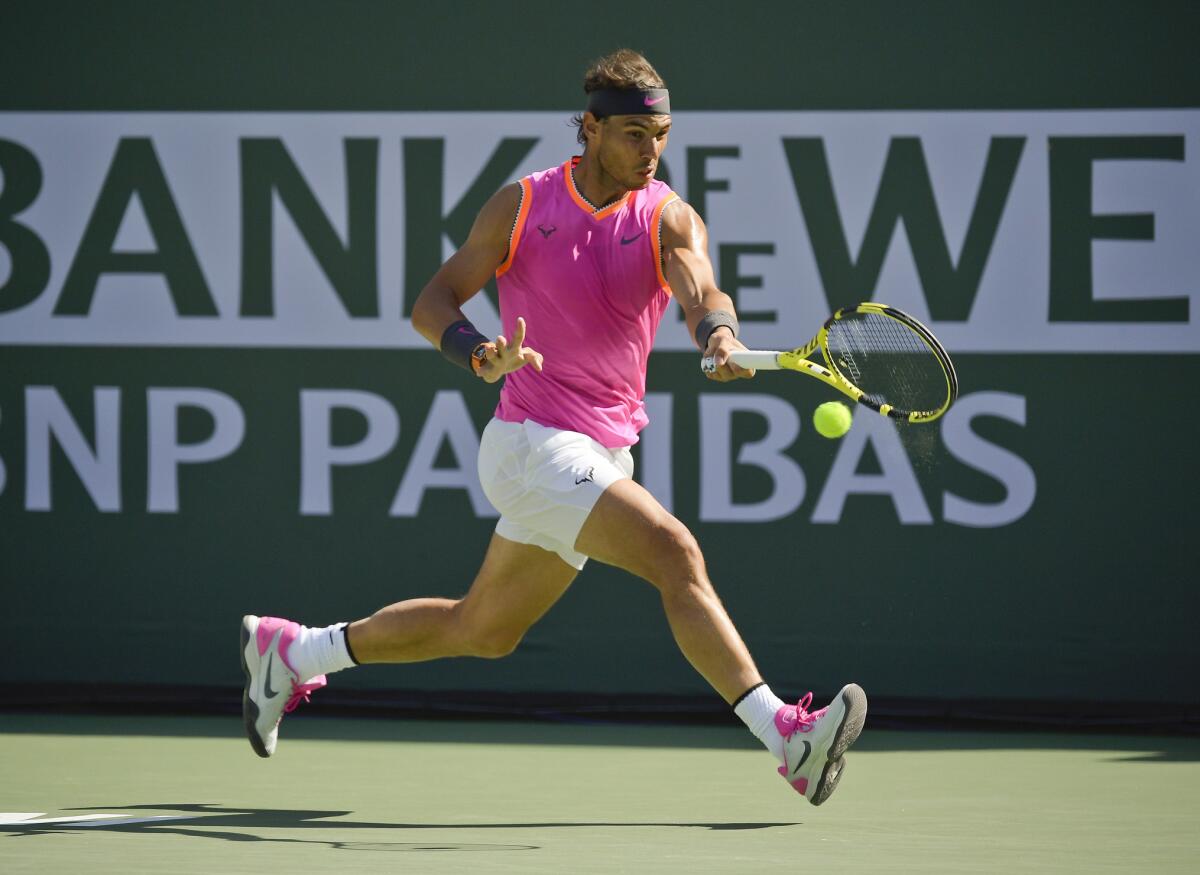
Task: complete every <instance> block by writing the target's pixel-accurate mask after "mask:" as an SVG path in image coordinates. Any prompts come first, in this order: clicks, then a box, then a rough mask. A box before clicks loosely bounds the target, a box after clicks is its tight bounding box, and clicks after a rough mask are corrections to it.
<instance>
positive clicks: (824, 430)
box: [813, 401, 854, 438]
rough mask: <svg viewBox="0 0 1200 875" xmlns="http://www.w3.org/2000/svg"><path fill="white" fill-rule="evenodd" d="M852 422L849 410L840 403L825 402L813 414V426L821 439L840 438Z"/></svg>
mask: <svg viewBox="0 0 1200 875" xmlns="http://www.w3.org/2000/svg"><path fill="white" fill-rule="evenodd" d="M853 421H854V420H853V417H852V416H851V415H850V408H849V407H847V406H846V405H845V404H843V403H842V402H841V401H826V402H825V403H824V404H822V405H820V406H819V407H817V409H816V411H815V412H814V413H813V425H814V426H816V428H817V432H818V433H819V434H820V435H821V436H822V437H827V438H840V437H841V436H842V435H844V434H845V433H846V432H848V431H849V430H850V423H851V422H853Z"/></svg>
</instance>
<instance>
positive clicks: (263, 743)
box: [241, 615, 325, 757]
mask: <svg viewBox="0 0 1200 875" xmlns="http://www.w3.org/2000/svg"><path fill="white" fill-rule="evenodd" d="M299 631H300V624H299V623H293V622H292V621H291V620H284V619H281V618H279V617H255V616H253V615H247V616H245V617H242V639H241V641H242V671H243V672H244V673H245V675H246V687H245V689H244V690H243V691H242V722H243V723H244V724H245V726H246V737H247V738H249V739H250V746H251V747H253V748H254V752H255V753H256V754H258V755H259V756H260V757H269V756H270V755H271V754H273V753H275V742H276V741H277V740H278V738H279V721H280V720H282V719H283V715H284V714H287V713H290V712H292V711H295V710H296V708H297V707H298V706H299V704H300V702H302V701H304V702H307V701H308V699H309V694H310V693H311V692H312V691H313V690H319V689H320V688H321V687H323V686H325V675H318V676H317V677H315V678H313V679H312V680H310V681H309V682H308V683H305V684H302V683H300V678H299V676H298V675H297V674H296V671H295V669H293V668H292V665H291V663H290V662H288V658H287V654H288V649H289V648H290V647H291V646H292V642H293V641H295V640H296V635H297V633H298V632H299Z"/></svg>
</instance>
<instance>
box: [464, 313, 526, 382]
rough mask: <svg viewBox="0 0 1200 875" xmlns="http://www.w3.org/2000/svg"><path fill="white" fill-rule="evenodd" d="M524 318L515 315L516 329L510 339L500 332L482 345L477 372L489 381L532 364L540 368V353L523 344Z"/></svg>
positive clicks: (494, 380)
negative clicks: (492, 341) (481, 361)
mask: <svg viewBox="0 0 1200 875" xmlns="http://www.w3.org/2000/svg"><path fill="white" fill-rule="evenodd" d="M524 343H525V320H524V319H523V318H522V317H520V316H518V317H517V330H516V331H515V332H513V336H512V340H511V341H509V340H507V339H505V337H504V335H503V334H501V335H500V336H499V337H497V338H496V342H495V343H488V344H485V345H484V347H483V351H484V358H483V363H482V364H481V365H480V366H479V370H478V372H477V373H478V374H479V376H481V377H483V379H485V380H486V381H487V382H489V383H495V382H496V381H497V380H499V379H500V378H501V377H503V376H504V375H505V374H509V373H512V372H513V371H515V370H518V369H520V368H523V367H525V365H533V368H534V370H536V371H539V372H540V371H541V370H542V354H541V353H540V352H538V351H537V350H535V349H530V348H529V347H527V346H524V345H523V344H524Z"/></svg>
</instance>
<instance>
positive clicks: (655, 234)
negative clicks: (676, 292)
mask: <svg viewBox="0 0 1200 875" xmlns="http://www.w3.org/2000/svg"><path fill="white" fill-rule="evenodd" d="M677 200H679V195H677V194H675V192H671V193H670V194H669V195H667V196H666V197H665V198H663V199H662V200H661V201H659V202H658V206H656V207H655V208H654V212H653V213H652V214H651V215H650V234H651V236H650V239H651V240H652V241H653V243H654V272H655V273H656V274H658V284H659V286H660V287H662V289H663V290H664V291H665V292H667V293H668V294H670V291H671V284H670V283H668V282H667V278H666V276H665V275H664V274H663V263H662V211H663V210H664V209H666V207H667V204H670V203H674V202H675V201H677Z"/></svg>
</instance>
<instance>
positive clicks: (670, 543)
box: [649, 518, 705, 589]
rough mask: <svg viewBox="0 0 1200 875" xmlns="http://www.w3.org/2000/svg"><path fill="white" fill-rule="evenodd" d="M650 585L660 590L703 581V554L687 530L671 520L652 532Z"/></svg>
mask: <svg viewBox="0 0 1200 875" xmlns="http://www.w3.org/2000/svg"><path fill="white" fill-rule="evenodd" d="M655 542H656V544H655V549H654V551H653V558H652V561H651V570H650V574H649V577H650V581H651V583H653V584H654V585H655V586H657V587H659V588H660V589H662V588H664V587H673V586H678V585H686V584H687V583H688V582H689V581H697V580H704V579H705V573H704V554H703V553H702V552H701V551H700V544H699V543H697V541H696V538H695V536H694V535H693V534H692V533H691V531H689V530H688V527H687V526H685V525H684V524H683V523H681V522H679V520H676V519H673V518H672V519H671V520H670V521H669V522H666V523H664V524H663V525H661V526H660V527H659V529H658V531H657V532H656V537H655Z"/></svg>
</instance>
